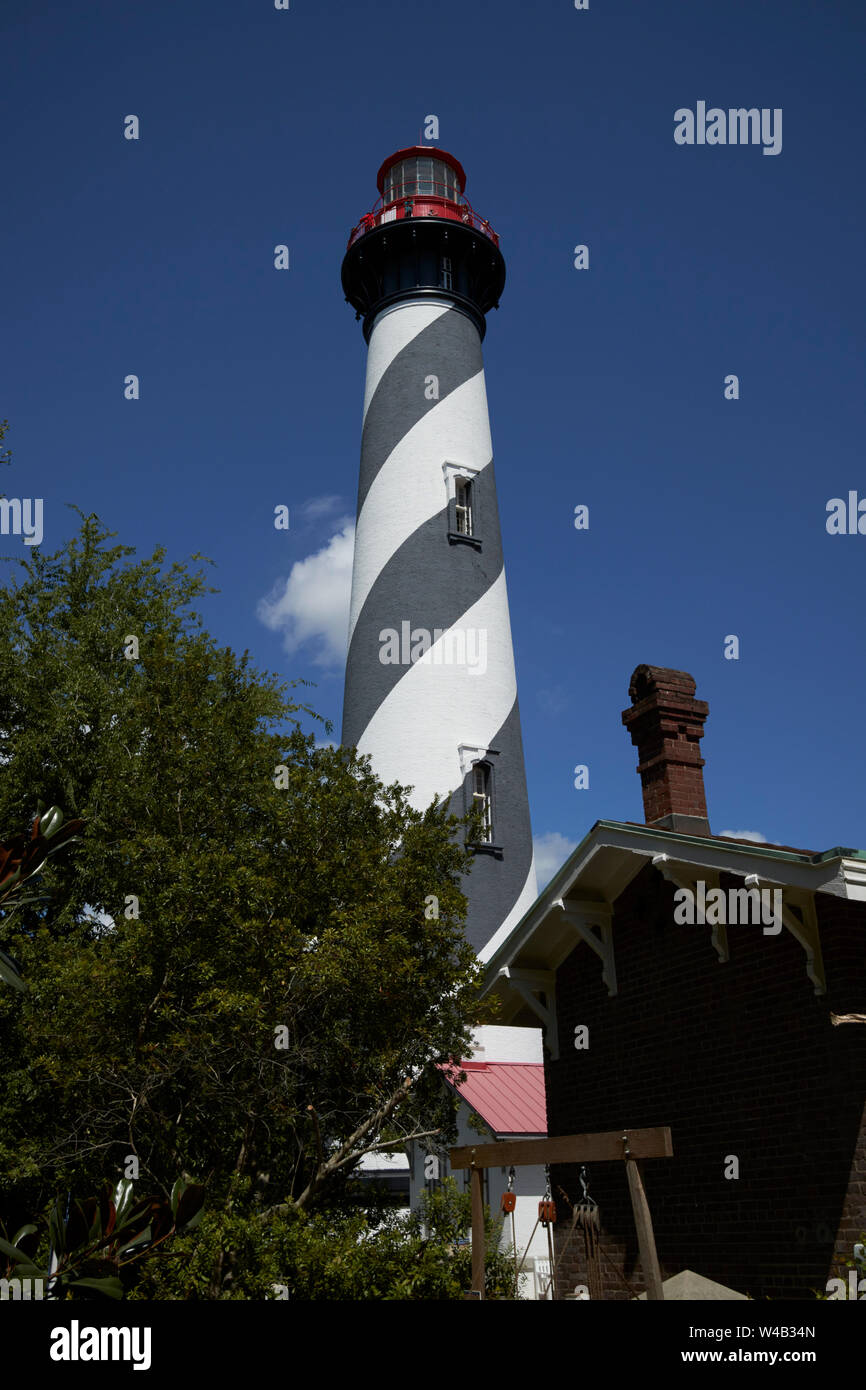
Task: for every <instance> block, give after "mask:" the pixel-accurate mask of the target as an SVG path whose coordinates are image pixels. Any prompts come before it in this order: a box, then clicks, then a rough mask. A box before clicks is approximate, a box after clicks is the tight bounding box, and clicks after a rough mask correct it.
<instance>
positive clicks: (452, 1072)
mask: <svg viewBox="0 0 866 1390" xmlns="http://www.w3.org/2000/svg"><path fill="white" fill-rule="evenodd" d="M440 1069H441V1071H442V1072H443V1073H444V1075H445V1079H446V1081H448V1083H449V1085H451V1086H453V1087H454V1089H455V1091H457V1093H458V1094H459V1095H460V1096H462V1098H463V1099H464V1100H465V1101H466V1103H467V1104H468V1105H471V1106H472V1109H473V1110H476V1111H477V1112H478V1114H479V1115H480V1116H481V1118H482V1120H484V1122H485V1123H486V1124H488V1125H489V1126H490V1128H491V1129H492V1130H493V1133H494V1134H546V1133H547V1105H546V1102H545V1096H544V1067H543V1066H542V1065H541V1063H539V1062H461V1063H460V1065H459V1067H458V1066H454V1065H447V1064H445V1063H440ZM461 1071H465V1073H466V1080H465V1081H463V1082H458V1081H457V1080H456V1078H457V1076H458V1075H459V1074H460V1072H461Z"/></svg>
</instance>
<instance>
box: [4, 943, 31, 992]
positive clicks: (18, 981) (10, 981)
mask: <svg viewBox="0 0 866 1390" xmlns="http://www.w3.org/2000/svg"><path fill="white" fill-rule="evenodd" d="M0 980H5V981H6V983H7V985H11V986H12V988H13V989H20V990H25V989H27V982H26V980H24V978H23V977H22V975H21V971H20V970H19V969H18V967H17V963H16V962H15V961H14V960H13V959H12V957H11V956H7V954H6V952H5V951H0Z"/></svg>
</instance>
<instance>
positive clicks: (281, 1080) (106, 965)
mask: <svg viewBox="0 0 866 1390" xmlns="http://www.w3.org/2000/svg"><path fill="white" fill-rule="evenodd" d="M112 539H113V537H112V534H111V533H110V532H108V531H107V530H106V529H105V528H104V526H103V525H102V524H101V523H100V522H99V520H98V519H97V518H96V517H93V516H89V517H83V516H82V519H81V526H80V531H79V533H78V534H77V535H76V536H74V537H73V538H72V540H70V541H69V542H68V544H67V545H66V546H64V547H63V548H62V549H61V550H59V551H58V552H57V553H55V554H53V555H43V553H42V552H41V551H40V550H38V549H34V551H33V552H32V553H31V554H30V555H29V556H28V557H27V558H26V559H22V560H19V561H18V564H19V566H20V567H21V571H23V572H19V573H18V575H17V577H16V578H14V579H13V580H12V581H10V582H9V583H8V585H7V586H6V587H4V588H2V589H0V767H2V774H0V828H2V827H5V828H15V827H19V826H21V825H25V824H28V823H30V821H31V820H32V818H33V816H34V814H35V810H36V807H37V806H38V804H39V803H42V804H43V805H54V804H58V805H61V806H62V807H63V808H64V811H65V813H66V815H67V816H69V817H71V818H72V819H73V820H76V821H83V822H84V824H83V828H82V829H81V830H80V839H79V843H78V844H76V845H75V846H74V847H73V848H72V849H70V850H69V852H68V853H66V854H64V855H60V856H57V857H56V858H52V859H50V860H49V861H48V862H47V863H46V864H45V867H44V870H43V885H44V888H45V890H46V893H47V898H46V899H45V900H44V901H41V902H39V903H27V904H25V905H22V906H21V907H20V909H19V910H17V911H16V912H15V913H9V912H4V911H3V909H2V907H0V948H2V949H3V950H5V951H6V952H7V953H8V954H9V955H11V956H12V957H13V958H14V959H15V960H16V961H17V962H20V968H21V971H22V973H23V975H24V977H25V978H26V980H27V982H28V985H29V988H28V990H27V992H26V993H19V992H15V991H13V990H10V989H2V990H0V1059H2V1063H0V1065H2V1087H0V1190H2V1191H3V1192H4V1193H5V1196H4V1197H3V1198H2V1199H0V1219H3V1220H5V1223H6V1228H7V1229H14V1228H15V1226H16V1225H19V1224H20V1222H21V1220H22V1219H28V1218H29V1213H31V1212H33V1211H37V1210H43V1211H47V1210H48V1209H49V1207H50V1206H51V1205H52V1204H53V1203H54V1202H56V1201H57V1199H58V1197H59V1196H61V1195H62V1194H65V1193H70V1192H73V1193H75V1194H77V1195H78V1196H84V1195H86V1194H88V1193H94V1192H98V1191H99V1190H100V1189H101V1186H102V1184H103V1183H104V1182H106V1181H111V1182H113V1183H116V1182H117V1180H118V1177H119V1176H122V1175H123V1174H124V1172H126V1171H127V1166H128V1165H129V1163H130V1161H131V1162H132V1164H133V1167H134V1169H135V1171H136V1172H138V1173H139V1174H140V1178H141V1181H142V1182H143V1183H146V1190H147V1191H148V1192H153V1193H156V1194H160V1193H161V1194H162V1196H163V1197H164V1198H166V1199H168V1198H169V1196H170V1192H171V1188H172V1186H173V1184H174V1182H175V1179H176V1175H177V1174H178V1173H179V1172H187V1173H194V1174H196V1176H197V1178H198V1179H200V1180H201V1182H202V1183H203V1184H204V1188H205V1192H206V1204H207V1206H208V1207H209V1209H210V1210H211V1211H212V1212H214V1213H222V1215H223V1217H224V1218H225V1219H232V1220H234V1219H241V1218H242V1217H243V1216H244V1214H245V1213H253V1214H256V1215H260V1214H261V1213H266V1212H268V1211H269V1210H271V1209H272V1208H280V1209H281V1211H282V1215H283V1216H285V1213H286V1211H288V1210H295V1208H297V1207H300V1208H302V1209H307V1208H310V1207H312V1206H314V1205H315V1204H316V1203H317V1202H319V1203H322V1202H327V1203H329V1204H330V1205H331V1206H334V1204H335V1203H338V1202H339V1200H340V1194H341V1192H342V1191H343V1189H344V1187H345V1184H346V1181H347V1179H348V1177H349V1174H350V1173H351V1171H352V1169H353V1168H354V1167H355V1166H356V1164H357V1160H358V1157H359V1155H361V1154H362V1153H363V1152H365V1151H366V1150H367V1149H368V1148H370V1147H371V1146H372V1145H373V1144H375V1143H376V1142H377V1141H380V1140H382V1139H383V1138H385V1139H387V1138H391V1137H394V1136H397V1135H399V1134H406V1133H409V1132H411V1131H413V1130H417V1128H418V1127H419V1125H420V1126H421V1128H423V1129H424V1130H425V1131H426V1130H429V1129H431V1128H434V1127H435V1126H437V1125H446V1126H447V1124H448V1122H449V1117H450V1113H451V1112H450V1109H449V1104H450V1103H449V1102H447V1101H446V1099H445V1093H444V1088H443V1087H442V1086H441V1085H440V1084H439V1080H438V1076H437V1074H436V1072H435V1068H434V1066H433V1063H434V1062H435V1061H436V1060H443V1059H446V1058H447V1057H449V1056H451V1055H455V1056H460V1055H461V1054H463V1055H465V1053H464V1049H465V1047H466V1045H467V1041H468V1034H467V1022H468V1021H471V1020H474V1019H475V1017H476V1016H477V1012H476V1011H477V977H478V968H477V964H476V962H475V957H474V955H473V953H472V951H471V949H470V948H469V946H468V945H467V944H466V942H465V940H464V937H463V931H462V928H463V921H464V915H465V898H464V897H463V895H462V893H461V892H460V886H459V885H460V876H461V874H462V873H463V872H464V871H465V869H466V868H467V867H468V866H469V863H470V859H469V856H468V854H467V852H466V851H465V849H464V848H463V847H462V844H461V843H459V842H458V840H457V838H456V837H455V828H456V822H454V820H453V818H449V817H448V815H447V811H446V808H445V806H444V805H442V804H437V805H434V806H433V807H431V808H429V809H428V810H427V811H426V812H424V813H420V812H417V811H415V810H413V809H412V808H411V806H410V805H409V803H408V801H407V799H406V790H405V789H403V788H401V787H399V786H396V785H395V786H392V787H387V788H386V787H383V786H382V785H381V784H380V783H379V782H378V781H377V779H376V778H375V777H374V776H373V775H372V773H371V771H370V769H369V766H368V763H367V762H366V760H364V759H360V758H359V757H358V756H357V754H356V753H354V751H352V750H348V749H345V748H340V747H334V746H331V745H328V744H324V745H322V744H320V743H318V742H317V740H316V737H315V735H314V734H313V733H311V732H308V731H306V729H305V723H306V724H309V723H310V721H315V719H316V716H315V715H314V714H313V711H312V710H311V709H310V708H309V707H308V706H307V705H306V704H305V703H301V702H299V699H298V697H297V695H296V693H295V692H296V691H297V689H298V683H292V684H286V683H284V682H281V681H280V680H279V679H278V678H277V677H275V676H273V675H271V674H268V673H259V672H257V671H256V670H255V669H254V668H253V667H252V666H251V664H250V661H249V657H248V654H247V653H244V654H243V655H242V656H237V655H236V654H235V653H234V652H232V651H231V650H229V649H228V648H220V647H219V646H218V645H217V644H216V643H215V641H214V640H213V639H212V638H211V637H210V636H209V635H208V633H207V632H206V631H204V629H203V626H202V622H201V618H200V616H199V615H198V613H197V611H196V608H195V604H196V602H197V601H198V600H199V599H200V598H201V596H202V595H203V594H205V593H206V592H214V591H213V590H208V586H207V584H206V582H205V577H204V573H203V571H202V569H201V568H200V567H199V568H198V569H191V568H190V567H189V566H188V565H186V564H178V563H175V564H172V565H171V566H166V565H165V555H164V552H163V551H162V550H157V551H156V552H155V553H154V554H153V555H152V556H151V557H150V558H149V559H146V560H139V561H134V560H133V559H132V558H131V557H132V556H133V555H134V551H132V550H131V549H130V548H129V547H126V546H122V545H113V544H111V543H110V542H111V540H112ZM202 558H203V557H200V556H194V557H192V559H193V563H197V562H200V561H201V560H202ZM325 732H328V730H327V728H326V729H325ZM432 899H435V900H436V901H437V904H438V915H433V914H431V913H430V912H429V910H428V911H425V904H429V903H430V901H431V900H432ZM231 1275H232V1259H231V1252H229V1253H228V1256H227V1259H226V1261H225V1262H222V1263H221V1264H220V1267H219V1268H218V1269H217V1270H216V1271H215V1272H214V1276H213V1277H214V1284H213V1288H214V1291H215V1294H216V1293H218V1292H219V1290H220V1288H221V1287H222V1286H223V1282H224V1281H225V1280H226V1279H229V1278H230V1277H231Z"/></svg>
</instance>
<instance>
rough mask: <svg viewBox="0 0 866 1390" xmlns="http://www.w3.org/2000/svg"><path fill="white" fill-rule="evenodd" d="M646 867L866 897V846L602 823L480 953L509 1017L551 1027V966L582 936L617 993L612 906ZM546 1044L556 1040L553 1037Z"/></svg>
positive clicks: (790, 890) (819, 986) (802, 895)
mask: <svg viewBox="0 0 866 1390" xmlns="http://www.w3.org/2000/svg"><path fill="white" fill-rule="evenodd" d="M646 864H655V865H656V866H657V867H658V868H660V869H661V870H662V872H663V873H664V874H665V876H666V877H671V878H672V879H673V881H674V882H679V881H688V880H691V879H695V878H697V877H703V875H704V873H705V872H706V871H710V872H711V873H712V872H719V871H725V872H728V873H732V874H734V875H739V876H742V877H743V879H744V881H745V880H748V881H750V882H751V881H755V882H760V883H761V884H768V885H772V884H775V885H776V886H781V887H783V888H785V889H786V890H787V891H786V898H787V900H788V902H789V903H790V902H792V901H793V902H795V903H800V902H802V901H804V900H806V899H809V898H810V896H811V895H812V894H814V893H826V894H829V895H832V896H834V897H840V898H847V899H849V900H852V901H856V902H866V851H864V850H858V849H847V848H843V847H842V846H837V847H836V848H834V849H829V850H825V851H824V852H823V853H813V852H812V851H811V850H798V849H791V848H788V847H787V846H781V845H770V844H757V843H755V842H754V841H751V840H740V839H734V838H731V837H727V836H722V835H686V834H683V833H682V832H678V831H674V830H665V829H660V828H658V827H656V826H650V825H638V824H636V823H635V822H630V821H607V820H600V821H596V823H595V825H594V826H593V827H592V829H591V830H590V832H589V834H588V835H586V836H585V838H584V839H583V840H582V841H581V843H580V844H579V845H578V846H577V849H576V850H575V851H574V852H573V854H571V855H570V857H569V858H568V860H567V861H566V863H565V864H563V866H562V868H561V869H560V870H559V872H558V873H557V874H556V876H555V877H554V878H553V880H552V881H551V882H550V883H549V884H548V885H547V887H546V888H545V889H544V891H543V892H542V893H540V894H539V896H538V898H537V899H536V901H535V902H534V903H533V905H532V907H531V908H530V909H529V911H528V912H526V913H525V914H524V916H523V918H522V919H521V920H520V921H519V922H518V923H517V924H516V926H514V927H512V928H511V929H510V930H504V931H500V932H498V933H497V934H496V936H495V937H494V938H493V940H492V941H490V942H489V943H488V945H487V946H486V947H485V948H484V950H483V951H482V953H481V960H482V962H483V963H484V964H485V966H486V970H485V982H484V989H485V991H486V992H492V993H493V994H495V995H497V996H498V997H499V998H500V999H501V1001H502V1004H503V1013H502V1021H503V1022H504V1023H506V1024H507V1023H514V1022H520V1023H527V1022H529V1021H530V1020H531V1019H532V1020H533V1022H534V1023H535V1026H536V1027H537V1026H538V1020H539V1019H541V1020H542V1022H543V1023H544V1026H545V1028H546V1029H547V1030H548V1032H549V1031H550V1030H549V1027H548V1025H549V1022H550V1018H549V1014H548V1007H547V1005H544V1004H542V1003H541V993H543V994H545V995H546V996H549V995H550V991H551V987H552V975H551V972H553V971H556V970H557V969H558V968H559V966H560V965H561V964H562V962H563V961H564V960H565V959H566V957H567V956H569V955H570V954H571V952H572V950H573V949H574V947H575V945H576V944H577V942H578V940H580V939H581V938H582V939H583V940H584V941H585V942H587V943H588V944H589V945H590V946H591V948H592V950H593V951H594V952H595V953H596V955H597V956H599V957H601V966H602V968H603V970H604V979H605V983H606V984H607V986H608V991H609V993H611V994H614V993H615V992H616V982H615V952H614V950H613V940H612V935H611V926H610V923H611V913H612V908H613V904H614V903H615V902H616V899H617V898H618V897H619V895H620V893H622V892H623V890H624V889H625V888H627V887H628V885H629V883H630V882H631V881H632V879H633V878H634V877H635V876H636V875H637V874H638V873H639V872H640V870H641V869H642V868H643V867H644V865H646ZM576 918H580V919H582V920H583V926H581V923H580V922H578V923H577V924H576V921H575V919H576ZM785 924H786V926H788V927H789V928H791V929H793V930H794V931H795V934H796V935H797V936H798V939H801V940H802V944H803V945H804V947H806V948H808V944H809V943H808V941H807V940H805V939H803V932H802V931H800V925H801V924H799V923H798V922H796V921H794V920H793V919H791V918H790V915H789V916H788V917H786V921H785ZM587 928H588V929H587ZM807 954H808V950H807ZM598 965H599V963H598V961H596V968H598ZM809 974H810V977H811V978H812V979H813V980H814V981H815V985H816V993H821V992H823V981H822V979H821V978H820V967H815V966H814V964H813V961H812V957H811V955H810V956H809ZM533 1015H534V1019H533ZM547 1041H548V1046H549V1045H550V1038H549V1037H548V1040H547Z"/></svg>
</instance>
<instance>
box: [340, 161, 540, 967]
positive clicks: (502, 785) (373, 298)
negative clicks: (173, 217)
mask: <svg viewBox="0 0 866 1390" xmlns="http://www.w3.org/2000/svg"><path fill="white" fill-rule="evenodd" d="M465 185H466V176H465V173H464V171H463V168H462V166H461V164H460V163H459V161H458V160H457V159H455V158H454V156H453V155H451V154H448V153H446V152H445V151H444V150H440V149H438V148H436V147H429V146H423V145H421V146H413V147H411V148H408V149H403V150H398V151H397V152H396V153H395V154H392V155H391V156H390V157H389V158H388V159H386V160H385V162H384V164H383V165H382V167H381V169H380V170H379V174H378V188H379V195H380V196H379V199H378V201H377V203H376V205H375V207H374V208H373V210H372V211H371V212H369V213H367V214H366V215H365V216H364V217H362V219H361V221H360V222H359V223H358V225H357V226H356V227H355V228H354V229H353V231H352V233H351V235H350V237H349V244H348V248H347V250H346V254H345V257H344V260H343V267H342V282H343V290H344V293H345V296H346V299H347V301H348V302H349V303H350V304H351V305H352V307H353V308H354V309H355V310H356V316H357V318H359V319H361V320H362V321H363V331H364V338H365V340H366V342H367V375H366V389H365V393H364V408H363V428H362V437H361V465H360V479H359V485H358V508H357V524H356V530H355V552H354V563H353V572H352V597H351V607H350V616H349V649H348V658H347V663H346V686H345V697H344V704H343V730H342V741H343V743H344V744H345V745H347V746H356V747H357V749H358V751H359V752H360V753H366V754H369V755H370V759H371V766H372V769H373V771H374V772H375V773H376V775H377V776H378V777H379V778H381V780H382V781H383V782H385V783H389V782H400V783H402V784H404V785H410V786H411V787H412V792H411V794H410V799H411V802H412V804H413V805H414V806H416V807H417V808H418V809H419V810H420V809H423V808H425V807H426V806H428V805H429V804H430V802H431V801H432V800H433V799H434V797H440V798H443V797H444V798H447V799H448V802H449V809H450V810H451V811H452V812H453V813H454V814H455V815H457V816H461V817H462V816H464V815H465V814H466V812H467V811H469V810H470V809H471V808H473V807H474V808H476V809H477V811H478V813H479V823H480V832H479V835H478V838H477V839H476V840H475V841H474V842H473V849H474V860H473V865H472V870H471V872H470V873H469V874H468V875H467V876H466V878H465V880H464V882H463V884H462V888H463V891H464V893H465V894H466V896H467V899H468V903H469V909H468V915H467V923H466V931H467V936H468V939H469V941H470V943H471V944H472V946H473V947H474V948H475V950H476V951H477V952H478V954H479V955H480V957H481V959H482V960H484V959H487V958H488V957H489V956H490V955H491V954H492V952H493V950H494V949H495V948H496V946H497V945H498V944H499V943H500V942H501V941H502V940H504V938H505V937H506V936H507V934H508V932H509V931H510V930H511V928H512V927H513V926H514V925H515V923H516V922H518V921H519V920H520V918H521V917H522V916H523V914H524V913H525V912H526V911H527V909H528V908H529V907H530V906H531V905H532V903H533V902H534V901H535V898H536V880H535V865H534V860H533V852H532V833H531V827H530V819H529V801H528V797H527V792H526V772H525V768H524V761H523V742H522V738H521V732H520V714H519V708H518V702H517V682H516V677H515V669H514V653H513V649H512V642H511V622H510V618H509V612H508V596H507V592H506V585H505V568H504V562H503V553H502V540H501V536H500V530H499V509H498V504H497V497H496V482H495V477H494V472H493V449H492V444H491V434H490V420H489V416H488V409H487V394H486V389H485V383H484V364H483V360H482V350H481V345H482V341H483V338H484V334H485V329H486V318H485V316H486V314H487V313H488V311H489V310H490V309H492V308H495V307H498V303H499V297H500V295H501V293H502V289H503V286H504V283H505V261H504V258H503V255H502V252H501V250H500V247H499V238H498V237H497V235H496V233H495V232H494V231H493V229H492V227H491V226H490V224H489V223H488V222H487V221H485V220H484V219H483V218H481V217H480V216H478V214H477V213H475V212H474V211H473V209H472V208H471V206H470V205H469V203H468V202H467V200H466V198H465V195H464V188H465Z"/></svg>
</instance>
